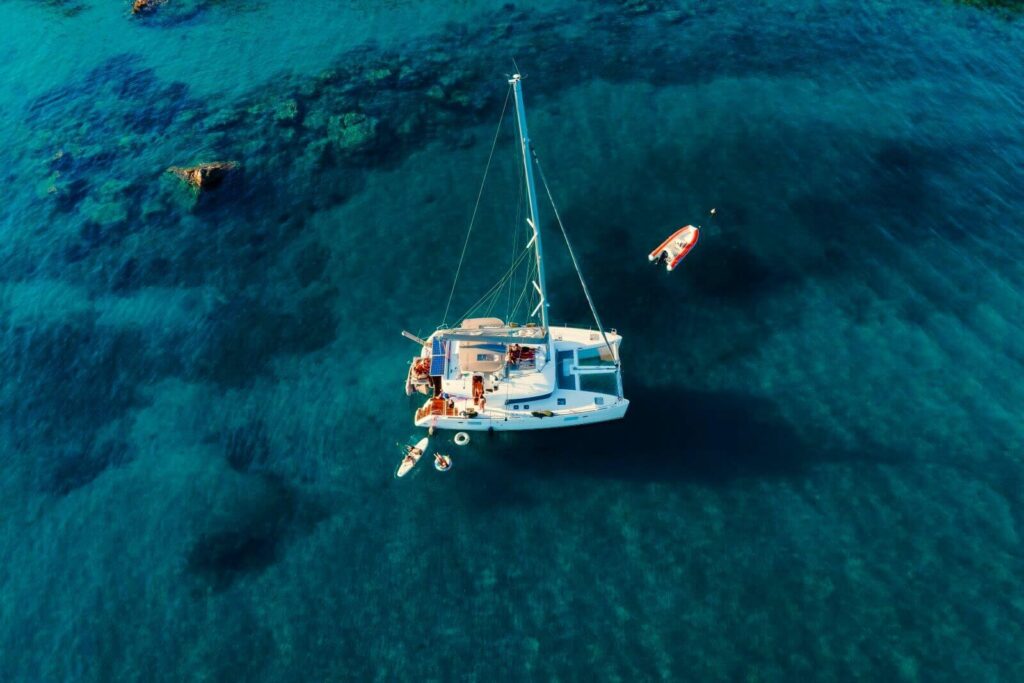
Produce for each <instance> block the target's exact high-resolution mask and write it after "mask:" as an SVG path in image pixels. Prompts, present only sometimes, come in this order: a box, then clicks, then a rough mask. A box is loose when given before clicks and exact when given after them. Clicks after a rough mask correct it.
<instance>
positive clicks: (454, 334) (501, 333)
mask: <svg viewBox="0 0 1024 683" xmlns="http://www.w3.org/2000/svg"><path fill="white" fill-rule="evenodd" d="M439 334H440V336H442V337H444V338H445V339H446V340H448V339H450V340H460V341H476V342H485V343H488V344H546V343H547V341H548V335H547V330H545V329H544V328H543V327H533V326H531V327H510V326H507V325H505V323H504V322H503V321H502V320H501V319H499V318H467V319H466V320H463V321H462V327H455V328H452V329H450V330H442V331H441V332H440V333H439Z"/></svg>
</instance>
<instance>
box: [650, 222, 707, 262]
mask: <svg viewBox="0 0 1024 683" xmlns="http://www.w3.org/2000/svg"><path fill="white" fill-rule="evenodd" d="M698 237H700V230H698V229H697V228H695V227H694V226H692V225H687V226H686V227H684V228H679V229H678V230H676V231H675V232H674V233H672V234H671V235H669V237H668V239H667V240H665V241H664V242H662V243H661V244H659V245H658V248H657V249H655V250H654V251H652V252H651V253H650V255H649V256H648V257H647V260H648V261H657V262H659V263H660V262H661V260H662V259H664V260H665V269H666V270H668V271H669V272H672V270H673V269H674V268H675V267H676V266H678V265H679V263H680V261H682V260H683V259H684V258H686V255H687V254H689V253H690V250H691V249H693V247H694V245H696V244H697V238H698Z"/></svg>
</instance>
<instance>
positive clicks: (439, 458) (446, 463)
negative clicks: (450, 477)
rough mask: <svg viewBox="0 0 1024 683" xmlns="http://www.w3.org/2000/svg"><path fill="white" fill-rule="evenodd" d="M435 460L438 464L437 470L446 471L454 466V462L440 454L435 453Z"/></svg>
mask: <svg viewBox="0 0 1024 683" xmlns="http://www.w3.org/2000/svg"><path fill="white" fill-rule="evenodd" d="M434 460H435V461H436V462H437V469H439V470H442V471H443V470H446V469H448V468H449V467H451V466H452V461H451V460H449V459H448V456H445V455H441V454H440V453H434Z"/></svg>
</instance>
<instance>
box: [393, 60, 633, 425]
mask: <svg viewBox="0 0 1024 683" xmlns="http://www.w3.org/2000/svg"><path fill="white" fill-rule="evenodd" d="M508 83H509V88H510V93H509V95H510V96H511V97H512V98H513V99H514V101H515V110H516V132H517V139H518V145H517V147H518V152H519V157H520V159H521V161H522V176H521V180H520V182H521V183H522V185H523V187H524V188H525V190H526V216H525V217H524V220H525V223H526V226H527V227H528V228H529V231H528V234H529V240H528V241H527V242H526V245H525V247H524V248H523V250H522V251H521V252H518V253H517V249H518V239H517V238H516V241H514V242H513V258H512V264H511V266H510V268H509V269H508V271H506V272H505V274H504V275H503V276H502V277H501V278H500V279H499V280H498V282H497V283H496V284H495V285H494V286H493V287H491V289H490V290H488V291H487V292H486V293H485V294H484V296H483V297H481V299H480V300H479V301H478V302H477V305H475V306H474V307H473V308H471V309H470V312H469V313H467V316H463V317H462V319H461V322H460V323H459V324H458V325H456V326H453V327H449V326H448V320H447V317H448V312H449V310H450V308H451V301H452V295H454V292H455V287H456V285H457V283H458V278H459V274H460V273H461V271H462V265H463V260H464V259H465V257H466V245H468V242H469V236H470V234H471V233H472V230H473V226H474V224H475V221H476V216H477V210H478V209H479V206H480V197H481V195H482V193H483V188H484V184H485V183H486V181H487V170H488V169H489V168H490V165H491V158H492V157H493V155H494V147H495V145H496V144H497V141H498V137H499V136H498V133H496V134H495V137H494V141H493V143H492V145H491V157H489V158H488V161H487V167H486V168H485V171H484V179H483V181H482V183H481V187H480V193H479V194H478V195H477V204H476V207H475V208H474V210H473V215H472V218H471V220H470V225H469V229H468V231H467V235H466V243H465V244H464V245H463V248H462V256H461V257H460V259H459V265H458V268H457V270H456V274H455V282H454V283H453V285H452V294H450V295H449V297H448V304H447V305H446V307H445V314H444V317H443V319H442V324H441V326H440V327H439V328H438V329H437V330H436V331H435V332H434V333H433V334H431V335H430V336H429V337H428V338H427V339H420V338H418V337H415V336H414V335H411V334H409V333H407V332H403V334H405V335H406V336H407V337H409V338H410V339H412V340H414V341H416V342H417V343H419V344H421V349H420V353H419V355H418V356H416V357H415V358H413V359H412V362H411V363H410V366H409V372H408V375H407V378H406V393H407V394H409V395H412V394H413V393H416V392H418V393H420V394H423V395H426V396H427V400H426V402H425V403H424V404H423V405H422V406H421V407H420V408H418V409H417V410H416V414H415V416H414V418H413V421H414V423H415V424H416V426H419V427H428V428H437V429H457V430H462V431H481V430H489V429H490V430H531V429H548V428H552V427H570V426H579V425H585V424H593V423H597V422H606V421H609V420H617V419H620V418H622V417H623V416H625V414H626V410H627V408H628V407H629V400H628V399H626V398H625V397H624V396H623V392H622V367H621V363H620V359H619V346H620V345H621V343H622V337H621V336H620V335H619V334H618V333H617V332H616V331H615V330H614V329H612V330H605V329H604V327H603V326H602V324H601V320H600V318H599V317H598V314H597V308H596V306H595V305H594V301H593V298H592V297H591V295H590V290H589V289H588V288H587V285H586V282H585V280H584V279H583V274H582V272H580V267H579V262H578V261H577V259H576V254H575V253H574V252H573V249H572V244H571V243H570V241H569V236H568V233H567V232H566V230H565V226H564V225H563V223H562V219H561V216H560V215H559V213H558V209H557V208H556V207H555V204H554V198H553V196H552V194H551V189H550V187H549V186H548V183H547V179H546V178H545V177H544V171H543V168H542V167H541V165H540V161H539V159H538V158H537V156H536V153H535V152H534V149H533V146H532V144H531V143H530V136H529V131H528V127H527V121H526V108H525V104H524V102H523V88H522V77H521V76H520V75H519V74H518V73H517V74H514V75H512V76H511V77H510V78H509V81H508ZM508 100H509V97H506V99H505V106H504V107H503V108H502V117H501V118H502V119H503V118H504V114H505V110H506V108H507V106H508ZM498 126H499V132H500V127H501V120H499V123H498ZM535 171H536V175H539V176H540V179H541V182H542V183H543V185H544V189H545V192H546V194H547V197H548V199H549V200H550V201H551V206H552V209H553V213H554V216H555V220H556V222H557V224H558V226H559V228H560V230H561V232H562V236H563V237H564V239H565V244H566V247H567V248H568V251H569V256H570V258H571V261H572V264H573V267H574V268H575V269H576V272H577V275H578V276H579V279H580V284H581V285H582V287H583V292H584V294H585V295H586V298H587V303H588V305H589V306H590V310H591V313H592V314H593V316H594V322H595V323H596V325H597V329H596V330H595V329H590V328H582V327H558V326H552V325H551V324H550V322H549V310H548V309H549V303H548V290H547V281H546V278H545V270H544V252H543V247H542V240H543V235H542V233H541V229H540V228H541V226H540V216H539V211H538V206H537V189H536V185H535ZM517 213H518V212H517ZM520 215H521V214H520ZM518 220H519V216H518V215H517V221H518ZM524 269H525V270H526V271H527V272H526V276H525V278H524V283H523V289H522V291H521V293H520V295H519V297H518V298H517V299H516V302H515V305H514V306H513V305H512V298H513V297H512V295H513V289H514V285H515V283H516V281H517V274H518V273H519V272H520V271H521V270H524ZM506 285H507V286H508V297H507V305H506V318H505V319H504V320H503V319H501V318H497V317H493V315H490V314H488V315H484V316H478V317H469V315H470V314H471V313H472V312H473V311H479V310H481V307H486V309H487V311H488V313H490V309H493V307H494V305H495V303H496V302H497V301H498V299H499V298H500V295H501V293H502V292H503V291H504V290H505V287H506ZM527 297H528V298H527ZM524 298H527V300H528V301H530V303H533V300H535V301H536V304H535V305H534V306H533V307H532V308H530V307H529V306H527V307H526V308H524V309H523V311H524V312H526V313H527V315H526V321H525V322H524V323H523V324H519V323H516V322H513V320H512V318H514V317H515V316H516V314H517V313H518V312H519V311H520V305H521V303H522V302H523V299H524Z"/></svg>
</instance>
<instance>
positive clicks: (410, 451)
mask: <svg viewBox="0 0 1024 683" xmlns="http://www.w3.org/2000/svg"><path fill="white" fill-rule="evenodd" d="M421 455H423V451H421V450H420V449H419V448H416V447H415V446H406V447H405V457H404V458H402V462H407V463H415V462H416V461H417V460H418V459H419V457H420V456H421Z"/></svg>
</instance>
